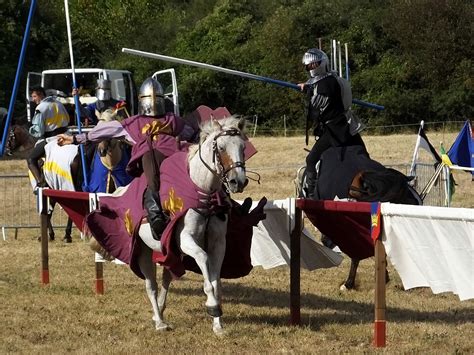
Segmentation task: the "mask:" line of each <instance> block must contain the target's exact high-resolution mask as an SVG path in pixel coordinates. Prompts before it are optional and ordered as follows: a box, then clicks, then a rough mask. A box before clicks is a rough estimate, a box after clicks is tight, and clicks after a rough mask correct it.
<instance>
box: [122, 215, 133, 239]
mask: <svg viewBox="0 0 474 355" xmlns="http://www.w3.org/2000/svg"><path fill="white" fill-rule="evenodd" d="M123 219H124V220H123V222H124V223H125V229H126V230H127V233H128V235H129V236H130V237H131V236H132V235H133V221H132V216H131V215H130V208H129V209H128V210H126V211H125V216H124V218H123Z"/></svg>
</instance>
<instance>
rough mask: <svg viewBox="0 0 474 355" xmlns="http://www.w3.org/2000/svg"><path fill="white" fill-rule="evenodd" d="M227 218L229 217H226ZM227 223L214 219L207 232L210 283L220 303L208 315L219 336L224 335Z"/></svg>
mask: <svg viewBox="0 0 474 355" xmlns="http://www.w3.org/2000/svg"><path fill="white" fill-rule="evenodd" d="M226 218H227V217H226ZM226 229H227V221H222V220H221V219H219V218H218V217H215V216H214V217H212V218H211V221H210V222H209V224H208V231H207V243H208V247H207V249H208V250H207V254H208V257H209V262H208V265H209V278H210V279H209V281H210V282H211V285H212V287H213V290H214V296H215V298H216V299H217V301H218V307H217V308H215V309H211V310H209V309H208V313H209V314H211V315H212V316H213V317H214V318H213V327H212V329H213V330H214V333H216V334H218V335H222V334H224V329H223V327H222V324H221V316H222V283H221V269H222V262H223V261H224V255H225V248H226V239H225V234H226Z"/></svg>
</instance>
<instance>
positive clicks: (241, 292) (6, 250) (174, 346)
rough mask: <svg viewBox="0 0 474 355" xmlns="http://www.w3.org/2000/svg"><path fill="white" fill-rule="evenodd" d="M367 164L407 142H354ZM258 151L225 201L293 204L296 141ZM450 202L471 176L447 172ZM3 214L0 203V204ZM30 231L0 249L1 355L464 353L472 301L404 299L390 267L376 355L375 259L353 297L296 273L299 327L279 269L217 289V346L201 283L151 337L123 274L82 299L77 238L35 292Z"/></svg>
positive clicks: (342, 272)
mask: <svg viewBox="0 0 474 355" xmlns="http://www.w3.org/2000/svg"><path fill="white" fill-rule="evenodd" d="M455 136H456V133H452V134H451V133H449V134H448V133H445V134H444V133H438V134H436V133H430V134H429V137H430V140H431V142H432V143H433V144H435V143H436V146H438V142H439V141H441V140H442V141H444V142H445V145H446V146H448V147H449V146H450V145H451V143H452V142H453V140H454V138H455ZM364 139H365V141H366V143H367V146H368V149H369V152H370V153H371V156H372V157H373V158H374V159H376V160H378V161H380V162H382V163H384V164H390V165H397V164H405V163H409V162H410V161H411V155H412V152H413V147H414V145H415V140H416V135H392V136H373V137H372V136H370V137H364ZM252 141H253V143H254V145H255V146H256V147H257V149H258V150H259V153H258V154H257V155H256V156H255V157H253V158H252V159H251V160H249V162H248V169H249V170H255V171H257V172H258V173H260V174H261V176H262V181H261V184H260V185H257V184H256V183H255V182H251V184H250V186H249V187H248V189H247V191H246V192H245V193H244V194H242V196H239V195H236V196H234V197H235V198H236V199H243V197H245V196H248V195H250V196H251V197H253V198H254V199H258V198H260V197H262V196H266V197H267V198H269V199H281V198H286V197H289V196H294V190H295V189H294V185H293V179H294V177H295V171H296V167H297V166H299V165H301V164H302V163H303V162H304V157H305V155H306V153H305V152H304V151H303V148H304V138H303V137H291V138H281V137H280V138H254V139H252ZM12 172H25V163H24V161H14V160H5V161H0V174H5V173H12ZM455 177H456V180H457V182H458V186H457V187H456V194H455V196H454V201H453V204H454V206H456V207H469V208H473V207H474V189H473V188H472V183H471V177H470V175H469V174H466V173H455ZM1 203H2V205H3V203H4V201H1ZM37 235H38V230H20V232H19V234H18V238H17V239H14V238H9V239H7V241H0V257H1V260H2V267H1V268H0V298H1V315H2V316H1V320H0V329H1V330H0V353H2V354H7V353H25V354H27V353H28V354H31V353H45V354H47V353H48V354H49V353H54V354H62V353H83V354H91V353H94V354H96V353H120V354H128V353H138V354H141V353H144V354H145V353H152V352H153V353H167V354H169V353H173V354H174V353H211V352H212V353H239V354H240V353H251V354H254V353H323V354H325V353H336V354H338V353H371V352H382V353H464V354H472V353H474V341H473V334H474V300H471V301H465V302H460V301H459V299H458V298H457V296H455V295H452V294H440V295H433V294H432V292H431V290H430V289H424V288H422V289H414V290H410V291H404V290H403V287H402V284H401V281H400V278H399V277H398V275H397V274H396V272H395V270H394V269H393V267H392V266H391V265H389V271H390V275H391V281H390V283H389V284H388V285H387V319H388V323H387V347H386V348H385V349H380V350H375V349H374V348H373V346H372V336H373V314H374V310H373V300H374V289H373V287H374V282H373V281H374V272H373V266H374V260H373V259H367V260H364V261H362V262H361V265H360V268H359V273H358V278H357V281H356V284H357V291H350V292H342V291H339V284H340V283H341V282H342V281H343V280H344V279H345V277H346V276H347V272H348V267H349V260H348V259H347V258H345V260H344V262H343V264H342V265H341V266H340V267H338V268H333V269H324V270H316V271H312V272H308V271H305V270H302V272H301V292H302V298H301V310H302V323H303V324H302V326H301V327H292V326H289V325H288V323H289V268H287V267H280V268H276V269H272V270H262V269H261V268H255V269H254V270H252V272H251V273H250V275H249V276H247V277H245V278H242V279H238V280H224V282H223V293H224V298H223V301H224V318H223V319H224V324H225V326H226V329H227V331H228V333H227V335H226V336H224V337H221V338H218V337H216V336H214V335H213V333H212V330H211V319H210V317H208V316H207V315H206V312H205V309H204V301H205V296H204V293H203V291H202V281H201V280H202V278H201V277H200V275H195V274H192V273H188V274H186V275H185V277H183V278H182V279H181V280H179V281H176V282H174V283H173V284H172V288H171V292H170V295H169V299H168V308H167V311H166V315H167V317H168V320H169V321H170V323H172V325H173V326H174V330H172V331H170V332H165V333H161V332H157V331H155V330H154V327H153V324H152V321H151V316H152V313H151V307H150V306H149V302H148V299H147V297H146V294H145V291H144V285H143V282H142V281H141V280H140V279H138V278H136V277H135V276H134V275H133V274H132V272H131V271H130V270H129V269H128V268H127V267H126V266H119V265H115V264H110V263H108V264H106V265H105V267H104V268H105V271H104V274H105V283H106V284H105V286H106V291H105V295H103V296H96V295H95V294H94V291H93V279H94V263H93V255H92V252H91V251H90V250H89V249H88V247H87V246H86V245H85V243H84V242H82V241H80V239H79V238H78V236H77V233H76V235H75V236H74V242H73V243H72V244H64V243H62V242H61V241H59V240H58V241H55V242H52V243H50V256H49V264H50V277H51V283H50V285H49V286H47V287H43V286H41V285H40V245H39V243H38V242H37V241H36V236H37Z"/></svg>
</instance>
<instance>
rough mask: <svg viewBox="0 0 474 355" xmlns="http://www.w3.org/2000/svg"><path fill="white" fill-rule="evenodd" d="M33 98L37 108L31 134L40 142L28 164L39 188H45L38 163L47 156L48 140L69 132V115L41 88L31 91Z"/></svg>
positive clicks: (62, 106) (59, 103) (28, 159)
mask: <svg viewBox="0 0 474 355" xmlns="http://www.w3.org/2000/svg"><path fill="white" fill-rule="evenodd" d="M31 98H32V100H33V102H34V103H35V104H36V105H37V106H36V110H35V115H34V116H33V119H32V121H31V127H30V130H29V132H30V135H32V136H33V137H35V138H38V141H37V142H36V145H35V147H34V149H33V151H32V152H31V154H30V156H29V157H28V158H27V164H28V169H30V171H31V173H32V174H33V177H34V178H35V180H36V182H37V186H42V187H44V186H46V182H45V180H44V177H43V174H42V173H41V169H40V167H39V163H38V161H39V159H40V158H42V157H43V156H44V155H45V149H44V147H45V146H46V143H47V141H46V139H47V138H50V137H54V136H56V135H58V134H61V133H65V132H66V131H67V130H68V125H69V114H68V112H67V111H66V108H65V107H64V105H63V104H62V103H61V102H59V101H58V100H57V99H56V98H55V97H53V96H48V97H46V92H45V90H44V88H43V87H41V86H38V87H34V88H32V89H31Z"/></svg>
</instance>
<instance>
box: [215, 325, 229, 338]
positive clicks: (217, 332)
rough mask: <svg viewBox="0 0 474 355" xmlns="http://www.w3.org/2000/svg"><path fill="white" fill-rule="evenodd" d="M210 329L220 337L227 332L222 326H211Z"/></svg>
mask: <svg viewBox="0 0 474 355" xmlns="http://www.w3.org/2000/svg"><path fill="white" fill-rule="evenodd" d="M212 330H213V332H214V334H215V335H217V336H218V337H222V336H225V335H226V334H227V332H226V331H225V329H224V328H222V327H213V328H212Z"/></svg>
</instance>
